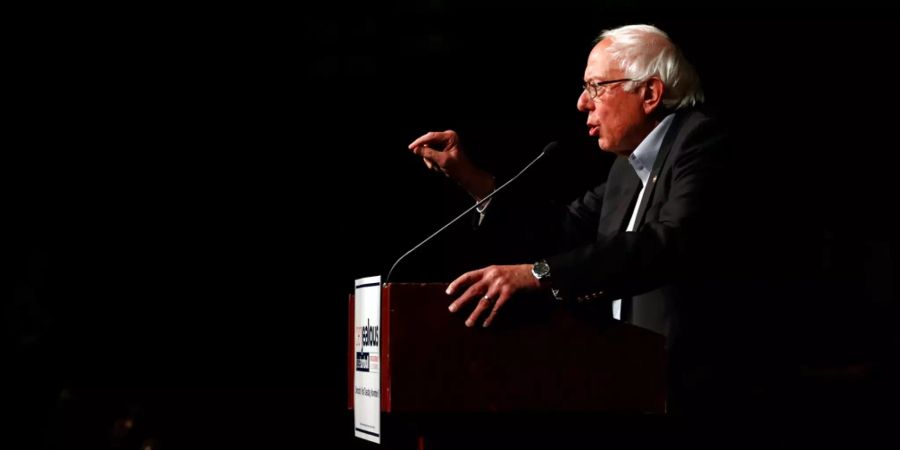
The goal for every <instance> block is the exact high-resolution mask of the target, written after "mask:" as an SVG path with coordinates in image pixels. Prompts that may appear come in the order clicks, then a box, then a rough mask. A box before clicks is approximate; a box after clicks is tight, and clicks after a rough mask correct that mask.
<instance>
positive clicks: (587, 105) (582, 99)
mask: <svg viewBox="0 0 900 450" xmlns="http://www.w3.org/2000/svg"><path fill="white" fill-rule="evenodd" d="M593 106H594V102H593V100H591V98H590V96H588V93H587V91H581V95H579V96H578V104H577V108H578V110H579V111H581V112H588V111H590V110H591V109H592V108H593Z"/></svg>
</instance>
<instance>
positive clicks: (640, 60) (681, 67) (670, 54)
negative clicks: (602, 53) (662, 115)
mask: <svg viewBox="0 0 900 450" xmlns="http://www.w3.org/2000/svg"><path fill="white" fill-rule="evenodd" d="M607 38H610V39H612V43H611V44H610V46H609V47H607V49H606V51H607V52H608V53H609V55H610V57H611V58H612V60H613V61H615V62H616V63H617V64H618V65H619V68H621V69H622V70H623V71H624V72H625V76H626V77H628V78H631V79H632V80H634V81H635V82H640V81H644V80H647V79H648V78H650V77H654V76H655V77H658V78H659V79H660V80H662V82H663V85H664V86H665V94H664V96H663V106H665V107H666V108H667V109H681V108H686V107H688V106H694V105H696V104H698V103H702V102H703V90H702V89H701V88H700V77H699V76H698V75H697V71H696V70H694V66H692V65H691V63H689V62H688V60H687V59H685V58H684V55H682V54H681V51H680V50H679V49H678V47H676V46H675V44H674V43H673V42H672V40H671V39H669V36H668V35H667V34H666V33H665V32H663V31H662V30H660V29H659V28H656V27H654V26H652V25H626V26H624V27H619V28H615V29H612V30H605V31H603V33H601V34H600V36H599V37H598V38H597V39H596V40H595V41H594V42H595V43H597V42H600V41H602V40H604V39H607ZM636 84H637V83H629V86H626V87H625V89H627V90H632V89H634V87H635V85H636Z"/></svg>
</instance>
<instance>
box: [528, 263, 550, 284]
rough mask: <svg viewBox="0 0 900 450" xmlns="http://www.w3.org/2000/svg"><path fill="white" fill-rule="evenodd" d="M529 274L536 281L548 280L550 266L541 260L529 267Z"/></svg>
mask: <svg viewBox="0 0 900 450" xmlns="http://www.w3.org/2000/svg"><path fill="white" fill-rule="evenodd" d="M531 274H532V275H534V277H535V278H537V279H538V281H543V280H548V279H550V265H549V264H547V260H545V259H542V260H540V261H538V262H536V263H534V264H533V265H532V266H531Z"/></svg>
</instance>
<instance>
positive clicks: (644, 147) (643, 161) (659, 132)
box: [628, 113, 675, 186]
mask: <svg viewBox="0 0 900 450" xmlns="http://www.w3.org/2000/svg"><path fill="white" fill-rule="evenodd" d="M674 117H675V114H674V113H670V114H669V115H667V116H666V117H665V118H663V120H662V121H661V122H659V125H657V126H656V128H654V129H653V131H651V132H650V134H648V135H647V137H645V138H644V140H643V141H641V143H640V145H638V146H637V148H636V149H634V151H633V152H631V154H630V155H628V162H629V163H630V164H631V167H632V168H633V169H634V171H635V173H637V176H638V177H639V178H640V179H641V183H642V184H643V185H644V186H646V185H647V180H649V179H650V172H651V171H652V170H653V163H655V162H656V155H658V154H659V149H660V147H662V142H663V138H664V137H665V136H666V132H667V131H669V127H670V126H671V125H672V119H673V118H674Z"/></svg>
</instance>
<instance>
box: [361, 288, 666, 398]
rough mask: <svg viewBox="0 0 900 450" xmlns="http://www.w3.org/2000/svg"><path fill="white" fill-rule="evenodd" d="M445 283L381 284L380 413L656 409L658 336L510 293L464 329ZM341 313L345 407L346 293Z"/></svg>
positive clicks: (660, 369) (660, 386)
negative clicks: (486, 321)
mask: <svg viewBox="0 0 900 450" xmlns="http://www.w3.org/2000/svg"><path fill="white" fill-rule="evenodd" d="M446 287H447V285H446V284H388V285H386V286H383V287H382V288H381V289H382V293H381V410H382V413H383V414H385V413H386V414H387V415H388V416H389V415H391V414H397V413H400V414H407V413H412V414H422V413H424V414H432V413H495V412H510V413H517V412H602V413H610V414H619V413H622V414H644V413H663V412H665V399H666V387H665V386H666V383H665V349H664V340H665V338H664V337H662V336H660V335H658V334H656V333H653V332H651V331H647V330H644V329H641V328H637V327H634V326H631V325H628V324H624V323H619V322H614V321H611V319H610V321H609V322H605V323H604V322H603V321H602V320H601V319H600V317H603V314H600V313H599V312H600V310H599V309H598V310H597V311H594V312H595V313H597V314H592V313H591V311H584V310H579V307H577V306H564V305H562V304H558V303H554V302H552V301H548V300H547V299H539V298H536V297H534V298H533V297H522V298H514V299H513V300H512V301H511V302H509V303H508V304H507V305H506V307H505V308H504V309H503V310H502V311H501V312H500V314H498V316H497V319H496V321H495V322H494V323H493V324H492V325H491V326H490V327H488V328H482V327H481V326H480V322H479V326H477V327H473V328H467V327H466V326H465V325H464V321H465V318H466V317H468V314H469V311H471V308H463V310H462V311H459V312H457V313H456V314H452V313H450V312H449V311H448V310H447V306H449V304H450V299H449V298H448V297H447V295H446V294H445V293H444V290H445V289H446ZM529 302H531V303H530V304H529ZM603 310H605V311H609V307H608V305H607V306H606V308H603ZM349 311H350V320H349V342H348V346H349V348H348V375H349V377H348V407H349V409H352V408H353V373H354V367H355V360H354V343H353V340H354V321H353V319H354V317H353V316H354V299H353V297H352V296H351V298H350V308H349Z"/></svg>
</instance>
